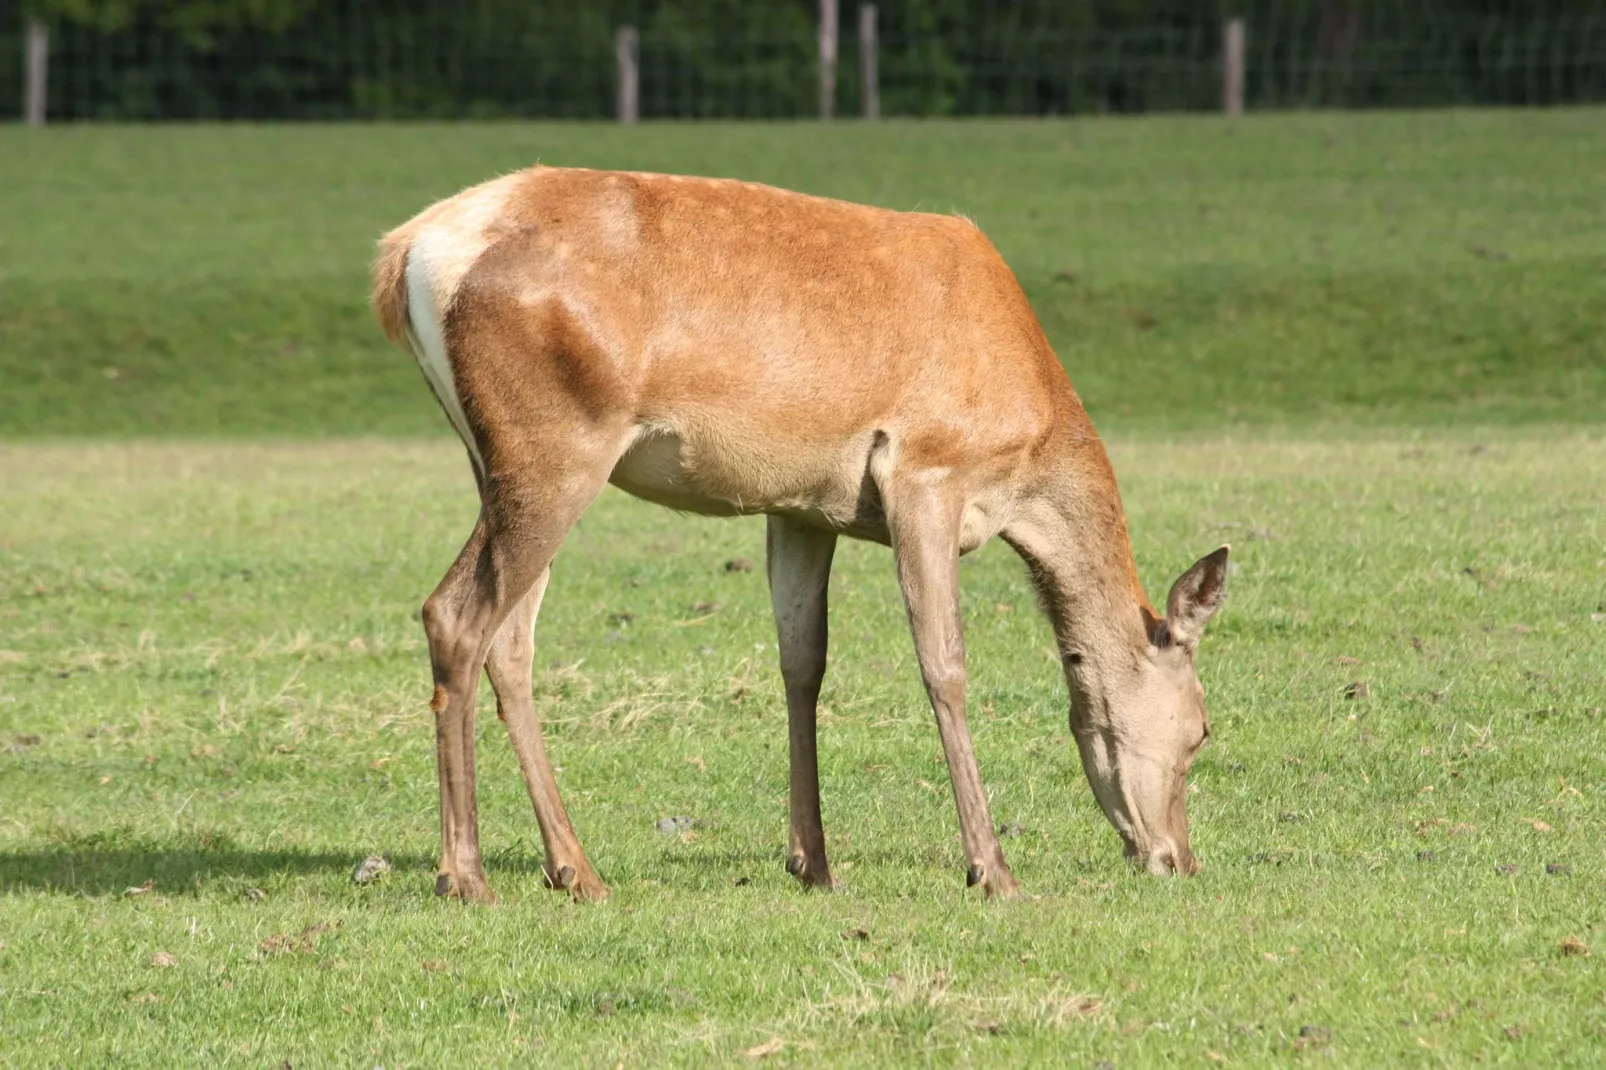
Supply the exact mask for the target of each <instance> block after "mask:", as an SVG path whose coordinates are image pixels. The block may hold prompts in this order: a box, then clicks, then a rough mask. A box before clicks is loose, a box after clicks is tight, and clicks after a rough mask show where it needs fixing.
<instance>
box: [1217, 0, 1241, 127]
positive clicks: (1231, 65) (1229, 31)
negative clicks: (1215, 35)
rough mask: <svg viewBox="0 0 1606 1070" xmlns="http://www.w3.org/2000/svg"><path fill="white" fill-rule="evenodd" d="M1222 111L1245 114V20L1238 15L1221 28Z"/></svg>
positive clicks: (1229, 113)
mask: <svg viewBox="0 0 1606 1070" xmlns="http://www.w3.org/2000/svg"><path fill="white" fill-rule="evenodd" d="M1221 110H1222V111H1223V112H1225V113H1226V114H1228V115H1242V114H1243V113H1244V20H1243V19H1241V18H1239V17H1238V16H1236V15H1235V16H1233V17H1232V18H1230V19H1228V20H1227V22H1226V24H1225V25H1224V26H1222V28H1221Z"/></svg>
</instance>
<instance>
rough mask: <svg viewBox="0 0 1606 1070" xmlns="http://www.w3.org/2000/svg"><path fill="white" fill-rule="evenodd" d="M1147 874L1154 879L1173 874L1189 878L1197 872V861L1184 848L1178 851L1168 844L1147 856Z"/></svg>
mask: <svg viewBox="0 0 1606 1070" xmlns="http://www.w3.org/2000/svg"><path fill="white" fill-rule="evenodd" d="M1149 872H1150V873H1152V874H1154V875H1155V876H1156V877H1168V876H1170V875H1171V874H1173V873H1180V874H1182V875H1183V876H1184V877H1191V876H1193V875H1194V874H1195V873H1197V872H1199V860H1198V859H1196V858H1194V857H1193V852H1192V851H1190V850H1188V849H1187V848H1186V847H1184V848H1182V849H1180V850H1178V849H1177V848H1175V847H1172V846H1170V845H1169V844H1168V845H1166V846H1165V847H1161V848H1159V849H1157V850H1155V851H1154V853H1153V854H1151V855H1149Z"/></svg>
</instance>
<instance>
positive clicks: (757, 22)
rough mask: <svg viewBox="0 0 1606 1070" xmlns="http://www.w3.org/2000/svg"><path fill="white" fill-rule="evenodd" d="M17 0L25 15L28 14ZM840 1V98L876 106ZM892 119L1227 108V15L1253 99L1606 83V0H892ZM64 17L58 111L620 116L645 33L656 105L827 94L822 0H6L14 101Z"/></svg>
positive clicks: (1539, 90)
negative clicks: (617, 43) (1242, 28)
mask: <svg viewBox="0 0 1606 1070" xmlns="http://www.w3.org/2000/svg"><path fill="white" fill-rule="evenodd" d="M8 6H10V7H11V8H12V14H11V15H10V16H7V15H6V14H5V11H6V8H7V7H8ZM858 6H859V5H858V3H857V2H856V0H842V4H841V27H842V32H841V45H840V69H839V72H838V78H837V110H838V111H839V112H841V113H852V112H854V111H856V110H857V102H858V100H859V86H858V58H857V56H858V53H857V43H856V36H855V28H856V27H857V25H858V22H857V9H858ZM878 11H879V19H878V22H879V36H880V48H879V55H880V81H881V109H882V112H883V114H887V115H908V116H942V115H1055V114H1080V113H1098V112H1155V111H1185V110H1199V109H1212V108H1215V107H1217V106H1218V105H1219V103H1220V92H1221V89H1220V85H1221V74H1220V52H1221V21H1222V19H1223V18H1224V17H1225V16H1228V15H1238V16H1241V17H1242V18H1243V19H1244V20H1245V22H1246V24H1247V27H1248V37H1247V41H1248V43H1247V57H1246V59H1247V84H1246V102H1247V104H1248V105H1249V106H1250V107H1251V108H1262V109H1263V108H1284V107H1307V106H1314V105H1321V106H1328V105H1336V106H1342V107H1425V106H1444V105H1474V104H1476V105H1514V104H1554V103H1567V102H1581V101H1593V100H1602V99H1606V59H1603V55H1606V7H1603V5H1602V3H1601V2H1600V0H1532V2H1524V0H1236V2H1227V0H1205V2H1196V0H1195V2H1190V0H1099V2H1097V3H1094V2H1092V0H1008V2H1000V0H885V2H883V3H881V4H880V5H878ZM25 15H26V16H33V17H37V18H39V19H41V20H43V21H45V22H46V23H47V24H48V25H49V26H50V27H51V33H52V46H51V51H52V58H51V73H50V92H49V99H50V105H49V107H50V117H51V118H52V119H189V118H231V119H237V118H254V119H267V118H274V119H360V118H448V117H452V118H459V117H478V118H492V117H502V116H522V117H530V118H601V117H606V116H610V115H612V114H613V112H614V107H615V68H614V33H615V31H616V30H617V29H618V28H619V27H621V26H625V25H632V26H636V27H637V28H638V29H639V32H640V42H641V43H640V62H641V113H642V115H643V116H644V117H674V118H714V117H742V118H785V117H799V116H808V115H813V114H815V112H816V111H817V108H818V89H817V85H818V83H817V73H816V56H817V45H816V39H815V32H816V31H815V24H816V19H817V5H816V3H815V2H814V0H763V2H757V0H586V2H580V3H577V2H575V0H460V2H457V3H451V4H443V3H433V2H429V0H377V2H367V0H207V2H193V3H175V2H171V0H167V2H163V0H36V2H34V3H32V4H22V5H20V6H17V5H16V0H8V2H7V3H6V4H0V114H10V115H15V114H17V113H18V110H19V109H20V107H21V99H20V94H21V83H22V74H21V63H22V59H21V57H22V51H23V48H22V40H21V36H22V32H23V31H22V25H23V18H22V17H21V16H25Z"/></svg>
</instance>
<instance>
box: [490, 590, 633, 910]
mask: <svg viewBox="0 0 1606 1070" xmlns="http://www.w3.org/2000/svg"><path fill="white" fill-rule="evenodd" d="M551 578H552V569H551V568H550V567H548V568H547V569H546V571H544V572H542V573H541V575H540V577H539V578H538V579H537V580H536V581H535V586H533V587H531V588H530V593H529V594H527V595H525V596H524V600H523V601H522V602H520V603H519V605H518V608H516V609H514V610H513V612H512V613H510V614H508V618H507V620H506V621H504V622H503V624H502V630H501V631H499V632H497V633H496V639H495V641H494V642H492V643H491V651H490V653H489V654H488V655H487V656H486V658H485V671H486V675H488V676H489V677H490V678H491V689H492V690H493V691H495V692H496V713H497V716H498V717H500V718H501V719H502V722H503V723H504V724H506V725H507V735H508V740H509V742H511V743H512V744H513V753H514V755H515V756H517V758H518V760H519V769H520V771H521V772H523V774H524V786H525V787H526V788H527V789H528V790H529V793H530V803H531V805H532V806H534V808H535V820H536V823H537V824H538V825H539V826H540V828H541V843H542V846H543V847H544V849H545V851H546V861H545V862H544V863H543V865H542V869H543V870H544V871H545V873H546V881H547V886H548V887H549V888H552V889H554V890H557V891H567V892H568V893H569V894H570V895H572V896H573V897H574V898H575V899H576V900H597V899H606V898H607V897H608V886H607V885H606V884H603V883H602V880H601V879H600V878H599V877H598V876H597V873H596V871H595V870H594V869H592V868H591V863H590V862H589V861H587V859H586V854H585V850H584V849H583V848H582V847H581V846H580V838H579V837H578V836H576V835H575V832H574V826H573V825H571V824H570V823H569V815H568V813H567V812H566V811H565V810H564V808H563V798H562V797H561V796H560V795H559V794H558V781H557V778H556V777H555V776H553V774H552V763H551V762H550V761H548V759H547V753H546V742H545V741H544V740H543V739H542V738H541V723H540V721H539V720H537V718H536V715H535V702H534V700H533V698H532V697H531V685H532V679H531V665H532V663H533V662H534V660H535V622H536V618H537V617H538V616H539V615H540V612H541V599H542V597H543V596H544V595H545V594H546V588H547V583H548V582H549V581H550V580H551Z"/></svg>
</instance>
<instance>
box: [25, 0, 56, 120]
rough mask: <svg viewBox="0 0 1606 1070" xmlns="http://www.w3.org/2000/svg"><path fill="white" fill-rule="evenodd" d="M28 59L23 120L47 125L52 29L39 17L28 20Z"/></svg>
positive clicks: (26, 63)
mask: <svg viewBox="0 0 1606 1070" xmlns="http://www.w3.org/2000/svg"><path fill="white" fill-rule="evenodd" d="M24 48H25V50H26V53H27V60H26V62H25V63H24V65H23V67H24V73H23V83H22V121H23V122H25V123H27V124H28V125H29V126H44V125H45V86H46V85H47V80H46V75H47V74H48V73H49V70H50V31H49V30H48V29H46V28H45V24H44V23H42V22H40V21H39V20H37V19H30V20H28V37H27V44H26V45H25V46H24Z"/></svg>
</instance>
